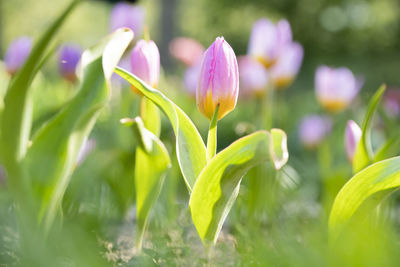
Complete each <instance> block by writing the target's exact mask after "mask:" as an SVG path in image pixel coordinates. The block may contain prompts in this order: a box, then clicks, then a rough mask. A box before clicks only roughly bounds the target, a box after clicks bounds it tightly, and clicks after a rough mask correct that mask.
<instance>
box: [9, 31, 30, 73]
mask: <svg viewBox="0 0 400 267" xmlns="http://www.w3.org/2000/svg"><path fill="white" fill-rule="evenodd" d="M31 48H32V39H31V38H29V37H26V36H23V37H19V38H18V39H15V40H14V41H12V42H11V44H10V46H9V47H8V49H7V52H6V55H5V58H4V63H5V66H6V69H7V72H8V73H9V74H10V75H14V74H15V73H16V72H17V71H18V70H19V69H20V68H21V67H22V65H23V64H24V63H25V61H26V59H27V58H28V56H29V54H30V52H31Z"/></svg>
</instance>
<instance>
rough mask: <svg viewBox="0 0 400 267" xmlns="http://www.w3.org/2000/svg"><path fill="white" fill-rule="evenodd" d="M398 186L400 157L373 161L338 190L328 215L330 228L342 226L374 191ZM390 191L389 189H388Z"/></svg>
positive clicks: (399, 181)
mask: <svg viewBox="0 0 400 267" xmlns="http://www.w3.org/2000/svg"><path fill="white" fill-rule="evenodd" d="M399 186H400V157H394V158H390V159H387V160H383V161H379V162H377V163H374V164H372V165H370V166H368V167H367V168H365V169H363V170H362V171H360V172H358V173H357V174H356V175H354V176H353V177H352V178H351V179H350V180H349V181H348V182H347V183H346V184H345V185H344V186H343V187H342V189H341V190H340V191H339V193H338V194H337V196H336V198H335V201H334V203H333V206H332V210H331V213H330V217H329V227H330V229H331V230H335V231H336V229H338V227H339V228H340V227H341V226H343V225H344V224H345V223H346V222H347V221H348V220H349V219H350V218H351V217H352V216H353V214H354V213H355V212H356V210H357V209H358V208H359V207H360V205H361V204H362V203H363V202H364V201H365V200H367V199H368V198H369V197H371V196H372V195H374V194H375V193H378V192H381V191H384V190H387V189H394V188H398V187H399ZM388 192H390V191H388Z"/></svg>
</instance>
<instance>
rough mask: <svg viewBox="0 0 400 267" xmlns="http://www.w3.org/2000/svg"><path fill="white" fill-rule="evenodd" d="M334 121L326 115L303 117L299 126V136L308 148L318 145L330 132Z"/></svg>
mask: <svg viewBox="0 0 400 267" xmlns="http://www.w3.org/2000/svg"><path fill="white" fill-rule="evenodd" d="M331 128H332V121H331V120H330V119H329V118H328V117H325V116H318V115H310V116H306V117H304V118H303V119H302V121H301V123H300V127H299V137H300V141H301V142H302V143H303V145H304V146H305V147H306V148H308V149H313V148H315V147H317V146H318V145H319V144H320V143H321V142H322V140H323V139H324V138H325V137H326V136H327V135H328V134H329V133H330V131H331Z"/></svg>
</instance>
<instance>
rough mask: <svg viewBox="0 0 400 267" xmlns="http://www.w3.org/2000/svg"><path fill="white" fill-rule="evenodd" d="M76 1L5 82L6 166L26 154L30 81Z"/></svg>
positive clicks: (3, 138) (1, 142)
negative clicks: (10, 78) (8, 82)
mask: <svg viewBox="0 0 400 267" xmlns="http://www.w3.org/2000/svg"><path fill="white" fill-rule="evenodd" d="M79 2H80V0H74V1H72V2H71V4H70V5H69V6H68V7H67V8H66V9H65V10H64V11H63V12H62V14H61V15H60V16H59V17H58V18H57V19H56V20H55V21H54V22H53V23H52V24H50V26H49V28H48V29H47V30H46V31H45V32H44V34H43V35H42V37H41V38H40V39H39V40H38V41H37V42H36V43H35V45H34V46H33V48H32V51H31V53H30V55H29V57H28V59H27V61H26V62H25V64H24V65H23V66H22V68H21V70H20V71H19V72H17V74H16V76H15V77H14V78H13V79H12V80H11V82H10V84H9V87H8V90H7V94H6V96H5V99H4V105H5V108H4V111H3V114H2V124H1V129H2V131H1V139H0V147H1V149H2V156H3V163H4V164H5V165H6V167H8V165H10V164H11V165H15V164H17V162H20V161H21V160H22V158H23V157H24V155H25V153H26V150H27V148H28V140H29V134H30V129H31V123H32V99H31V93H30V91H29V87H30V84H31V82H32V80H33V78H34V76H35V74H36V73H37V71H38V65H40V64H41V63H40V62H43V61H42V58H43V55H44V54H45V53H46V48H47V47H48V45H49V43H50V41H51V40H52V38H53V36H54V35H55V33H56V32H57V31H58V29H59V28H60V26H61V25H62V24H63V22H64V21H65V19H66V18H67V17H68V15H69V14H70V13H71V12H72V10H73V9H74V7H75V6H76V5H77V4H78V3H79ZM10 168H11V166H10ZM12 169H13V168H12ZM16 179H17V178H16Z"/></svg>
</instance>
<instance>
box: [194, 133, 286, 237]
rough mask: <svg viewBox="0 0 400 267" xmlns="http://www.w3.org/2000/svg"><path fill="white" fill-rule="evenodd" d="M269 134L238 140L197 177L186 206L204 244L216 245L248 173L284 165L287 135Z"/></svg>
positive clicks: (212, 160) (259, 134)
mask: <svg viewBox="0 0 400 267" xmlns="http://www.w3.org/2000/svg"><path fill="white" fill-rule="evenodd" d="M272 131H273V134H271V133H269V132H267V131H257V132H255V133H253V134H250V135H248V136H245V137H243V138H240V139H238V140H237V141H235V142H234V143H232V144H231V145H230V146H229V147H227V148H226V149H224V150H222V151H221V152H220V153H218V154H217V155H215V156H214V157H213V158H212V159H211V160H210V161H209V162H208V164H207V166H206V167H205V168H204V169H203V171H202V172H201V174H200V176H199V177H198V179H197V181H196V183H195V185H194V188H193V192H192V194H191V197H190V202H189V207H190V212H191V214H192V220H193V223H194V225H195V226H196V229H197V232H198V233H199V235H200V238H201V239H202V241H203V242H204V243H205V244H209V243H215V242H216V240H217V238H218V235H219V232H220V230H221V228H222V224H223V223H224V220H225V218H226V217H227V215H228V213H229V211H230V209H231V207H232V205H233V203H234V201H235V199H236V197H237V194H238V192H239V187H240V182H241V180H242V177H243V176H244V175H245V174H246V173H247V172H248V170H249V169H251V168H252V167H254V166H256V165H258V164H261V163H263V162H266V161H272V162H273V163H274V165H275V167H276V168H278V169H279V168H280V167H282V166H283V165H284V164H285V163H286V162H287V159H288V153H287V150H286V144H285V143H286V134H285V132H283V131H282V130H279V129H273V130H272Z"/></svg>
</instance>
